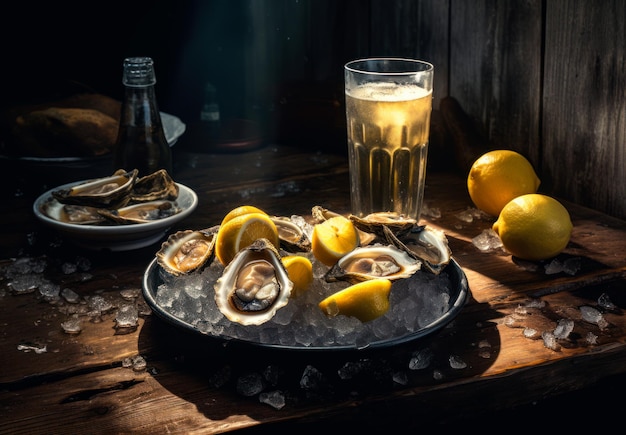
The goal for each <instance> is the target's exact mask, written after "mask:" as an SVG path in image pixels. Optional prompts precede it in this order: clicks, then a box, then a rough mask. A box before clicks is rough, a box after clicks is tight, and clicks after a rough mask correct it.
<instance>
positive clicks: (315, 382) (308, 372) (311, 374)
mask: <svg viewBox="0 0 626 435" xmlns="http://www.w3.org/2000/svg"><path fill="white" fill-rule="evenodd" d="M325 384H326V381H325V379H324V374H323V373H322V372H320V371H319V370H318V369H316V368H315V367H313V366H312V365H310V364H309V365H307V366H306V367H305V369H304V372H303V373H302V377H301V378H300V388H302V389H303V390H309V391H318V390H322V389H323V387H324V385H325Z"/></svg>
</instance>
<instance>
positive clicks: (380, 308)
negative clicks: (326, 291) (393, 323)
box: [319, 278, 391, 322]
mask: <svg viewBox="0 0 626 435" xmlns="http://www.w3.org/2000/svg"><path fill="white" fill-rule="evenodd" d="M390 292H391V281H390V280H388V279H384V278H376V279H371V280H368V281H363V282H360V283H358V284H354V285H352V286H350V287H348V288H345V289H343V290H340V291H338V292H337V293H333V294H332V295H330V296H328V297H326V299H324V300H322V301H321V302H320V303H319V307H320V309H321V310H322V311H323V312H324V314H326V315H327V316H328V317H335V316H338V315H344V316H350V317H356V318H357V319H359V320H360V321H361V322H369V321H370V320H374V319H376V318H378V317H380V316H382V315H383V314H385V313H386V312H387V311H388V310H389V293H390Z"/></svg>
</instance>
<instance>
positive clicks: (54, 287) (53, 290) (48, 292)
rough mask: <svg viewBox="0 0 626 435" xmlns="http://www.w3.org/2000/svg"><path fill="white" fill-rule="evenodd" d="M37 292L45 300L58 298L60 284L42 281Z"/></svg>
mask: <svg viewBox="0 0 626 435" xmlns="http://www.w3.org/2000/svg"><path fill="white" fill-rule="evenodd" d="M38 289H39V294H41V296H43V298H44V299H45V300H47V301H55V300H57V299H59V293H60V292H61V289H60V286H59V285H58V284H55V283H53V282H51V281H47V280H46V281H44V282H42V283H41V284H40V285H39V287H38Z"/></svg>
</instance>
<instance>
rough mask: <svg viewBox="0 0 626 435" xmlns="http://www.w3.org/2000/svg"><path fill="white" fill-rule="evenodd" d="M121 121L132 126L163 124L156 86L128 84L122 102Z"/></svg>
mask: <svg viewBox="0 0 626 435" xmlns="http://www.w3.org/2000/svg"><path fill="white" fill-rule="evenodd" d="M121 123H122V124H124V125H130V126H135V127H138V126H141V125H151V126H162V121H161V114H160V112H159V107H158V104H157V100H156V95H155V89H154V86H142V87H137V86H127V87H126V90H125V95H124V101H123V104H122V113H121Z"/></svg>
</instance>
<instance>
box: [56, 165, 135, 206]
mask: <svg viewBox="0 0 626 435" xmlns="http://www.w3.org/2000/svg"><path fill="white" fill-rule="evenodd" d="M137 174H138V171H137V170H136V169H135V170H133V171H130V172H126V171H124V170H122V169H120V170H117V171H116V172H115V173H114V174H113V175H111V176H110V177H104V178H97V179H94V180H89V181H86V182H84V183H81V184H78V185H76V186H73V187H70V188H69V189H59V190H55V191H53V192H52V196H53V198H55V199H56V200H57V201H59V202H60V203H62V204H72V205H85V206H90V207H96V208H119V207H123V206H124V205H126V204H128V201H129V200H130V192H131V190H132V189H133V186H134V185H135V182H136V181H137Z"/></svg>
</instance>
